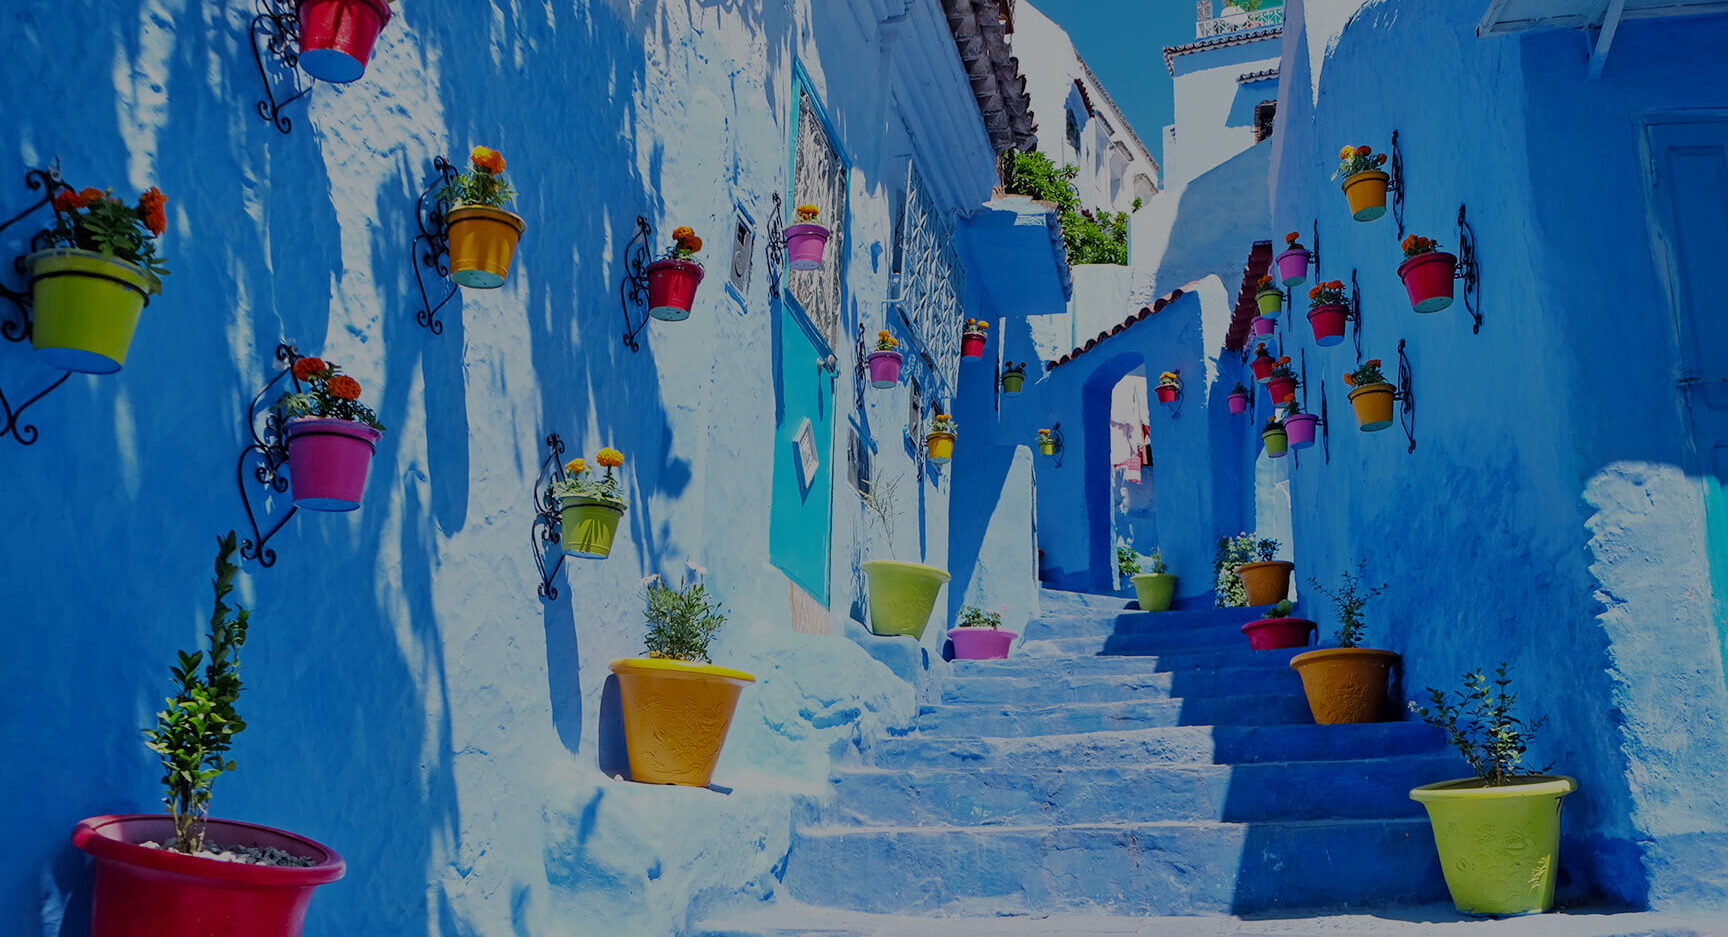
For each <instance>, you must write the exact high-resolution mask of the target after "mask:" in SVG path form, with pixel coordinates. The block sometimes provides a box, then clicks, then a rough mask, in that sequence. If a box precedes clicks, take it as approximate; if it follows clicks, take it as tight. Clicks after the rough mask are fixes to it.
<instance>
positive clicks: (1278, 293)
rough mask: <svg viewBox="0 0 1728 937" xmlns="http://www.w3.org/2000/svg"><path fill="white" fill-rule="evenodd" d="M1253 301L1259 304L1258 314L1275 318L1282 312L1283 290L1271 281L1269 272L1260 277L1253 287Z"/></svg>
mask: <svg viewBox="0 0 1728 937" xmlns="http://www.w3.org/2000/svg"><path fill="white" fill-rule="evenodd" d="M1254 301H1255V302H1256V303H1259V304H1260V315H1262V316H1264V317H1266V318H1268V319H1276V318H1278V317H1279V316H1281V315H1283V314H1284V291H1283V290H1280V289H1279V288H1278V284H1277V283H1275V282H1273V280H1272V277H1271V275H1270V274H1268V275H1266V276H1263V277H1261V278H1260V282H1259V284H1258V285H1257V286H1256V287H1255V288H1254Z"/></svg>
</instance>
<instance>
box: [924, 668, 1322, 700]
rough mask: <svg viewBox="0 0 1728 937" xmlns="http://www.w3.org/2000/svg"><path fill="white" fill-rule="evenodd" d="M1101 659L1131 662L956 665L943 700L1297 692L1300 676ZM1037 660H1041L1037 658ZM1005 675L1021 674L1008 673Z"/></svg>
mask: <svg viewBox="0 0 1728 937" xmlns="http://www.w3.org/2000/svg"><path fill="white" fill-rule="evenodd" d="M1093 660H1100V661H1104V662H1107V663H1108V662H1114V661H1134V662H1136V667H1135V669H1134V670H1131V671H1129V672H1124V673H1111V672H1109V671H1105V672H1102V673H1100V672H1096V671H1094V670H1092V669H1091V668H1075V670H1076V672H1073V673H1068V672H1066V671H1067V668H1062V667H1053V668H1051V669H1050V670H1048V671H1037V670H1017V671H1013V670H1006V669H1004V672H1003V673H1004V675H1001V676H998V675H991V674H989V672H988V671H987V670H983V669H981V668H973V669H966V670H956V674H957V676H955V677H954V679H952V680H950V681H949V683H948V686H947V687H945V688H944V690H943V695H942V699H943V701H944V702H950V703H1019V704H1025V705H1030V704H1033V703H1034V701H1035V702H1036V703H1037V704H1051V703H1058V702H1066V703H1104V702H1112V701H1128V700H1142V699H1154V698H1155V699H1172V698H1176V697H1181V698H1184V699H1196V698H1200V697H1218V696H1234V695H1244V696H1250V695H1258V694H1280V695H1286V696H1300V695H1302V678H1301V677H1299V676H1297V674H1296V671H1294V670H1291V669H1290V668H1289V667H1288V666H1285V665H1283V664H1279V663H1276V662H1274V663H1273V664H1272V665H1271V666H1247V667H1231V668H1229V669H1226V670H1183V671H1178V672H1175V673H1169V672H1159V671H1156V670H1152V669H1151V668H1150V667H1149V666H1148V665H1147V663H1145V662H1147V661H1151V660H1152V658H1145V657H1118V658H1093ZM1040 663H1045V661H1041V662H1040ZM1010 674H1023V676H1012V675H1010Z"/></svg>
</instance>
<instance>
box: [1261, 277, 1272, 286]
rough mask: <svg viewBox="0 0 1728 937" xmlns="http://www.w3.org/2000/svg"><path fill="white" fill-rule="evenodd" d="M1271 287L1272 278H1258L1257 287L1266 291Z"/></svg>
mask: <svg viewBox="0 0 1728 937" xmlns="http://www.w3.org/2000/svg"><path fill="white" fill-rule="evenodd" d="M1271 285H1272V278H1271V277H1270V276H1263V277H1261V278H1260V283H1259V286H1260V288H1261V289H1267V288H1269V287H1270V286H1271Z"/></svg>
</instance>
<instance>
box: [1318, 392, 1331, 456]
mask: <svg viewBox="0 0 1728 937" xmlns="http://www.w3.org/2000/svg"><path fill="white" fill-rule="evenodd" d="M1320 441H1321V443H1322V445H1323V446H1324V447H1325V450H1324V451H1325V453H1326V464H1327V465H1331V464H1332V409H1331V408H1330V407H1328V406H1327V405H1326V379H1325V378H1321V379H1320Z"/></svg>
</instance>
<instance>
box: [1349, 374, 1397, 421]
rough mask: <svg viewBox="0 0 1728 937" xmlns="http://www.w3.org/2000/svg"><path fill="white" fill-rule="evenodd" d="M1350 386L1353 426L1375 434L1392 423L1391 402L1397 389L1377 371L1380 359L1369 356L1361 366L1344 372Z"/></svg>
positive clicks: (1395, 397) (1395, 396) (1395, 398)
mask: <svg viewBox="0 0 1728 937" xmlns="http://www.w3.org/2000/svg"><path fill="white" fill-rule="evenodd" d="M1344 383H1346V384H1348V385H1350V386H1351V387H1352V388H1354V389H1353V390H1351V391H1350V405H1351V406H1353V407H1355V408H1356V426H1357V428H1359V429H1361V430H1362V432H1364V433H1377V432H1379V431H1380V430H1383V429H1386V428H1387V427H1390V426H1391V425H1392V403H1393V401H1395V400H1397V399H1398V388H1396V387H1394V386H1392V385H1391V384H1389V383H1387V382H1386V377H1385V375H1382V374H1381V373H1380V359H1379V358H1370V359H1368V360H1367V361H1365V362H1363V364H1362V366H1361V367H1359V368H1357V369H1356V370H1354V371H1350V372H1348V373H1346V374H1345V375H1344Z"/></svg>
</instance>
